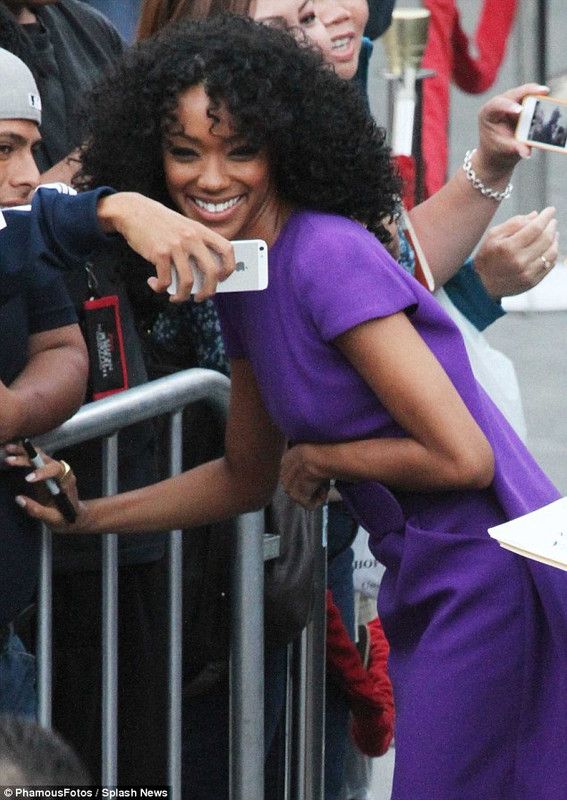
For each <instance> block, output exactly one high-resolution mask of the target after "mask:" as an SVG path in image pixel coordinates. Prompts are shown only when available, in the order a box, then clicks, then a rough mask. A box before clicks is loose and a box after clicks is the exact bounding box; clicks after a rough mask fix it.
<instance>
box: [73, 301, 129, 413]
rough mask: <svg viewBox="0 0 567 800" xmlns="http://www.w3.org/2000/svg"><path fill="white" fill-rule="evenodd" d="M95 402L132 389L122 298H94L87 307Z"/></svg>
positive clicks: (85, 317) (91, 375)
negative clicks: (126, 354)
mask: <svg viewBox="0 0 567 800" xmlns="http://www.w3.org/2000/svg"><path fill="white" fill-rule="evenodd" d="M83 310H84V321H85V338H86V340H87V348H88V351H89V364H90V379H91V385H92V392H93V395H92V396H93V400H100V399H101V398H102V397H106V396H107V395H109V394H115V393H116V392H122V391H124V389H127V388H128V372H127V369H126V358H125V353H124V340H123V338H122V326H121V324H120V305H119V302H118V296H117V295H115V294H113V295H107V296H106V297H93V298H91V299H90V300H86V301H85V302H84V304H83Z"/></svg>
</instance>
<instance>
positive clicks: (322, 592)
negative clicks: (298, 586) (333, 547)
mask: <svg viewBox="0 0 567 800" xmlns="http://www.w3.org/2000/svg"><path fill="white" fill-rule="evenodd" d="M326 519H327V514H326V509H325V510H324V514H323V541H322V547H321V548H319V550H318V551H317V560H316V569H315V576H314V581H315V587H316V597H315V607H314V609H313V617H312V619H311V622H310V623H309V625H308V626H307V631H306V648H307V653H306V675H305V682H306V687H307V698H306V744H305V764H306V778H305V785H306V796H307V797H308V798H309V800H323V798H324V797H325V775H324V764H325V666H326V631H327V604H326V587H327V550H326V540H327V532H326V524H327V521H326Z"/></svg>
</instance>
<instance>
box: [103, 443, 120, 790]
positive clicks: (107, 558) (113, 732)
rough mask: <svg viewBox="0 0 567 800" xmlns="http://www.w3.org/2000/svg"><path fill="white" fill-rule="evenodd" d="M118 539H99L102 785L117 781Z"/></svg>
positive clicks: (114, 461)
mask: <svg viewBox="0 0 567 800" xmlns="http://www.w3.org/2000/svg"><path fill="white" fill-rule="evenodd" d="M102 460H103V470H102V482H103V494H104V495H105V496H108V495H113V494H116V492H117V491H118V434H113V435H112V436H109V437H106V438H105V439H104V441H103V446H102ZM117 714H118V536H117V535H116V534H115V533H110V534H108V535H106V536H103V538H102V783H103V785H104V786H116V785H117V782H118V756H117V749H118V721H117Z"/></svg>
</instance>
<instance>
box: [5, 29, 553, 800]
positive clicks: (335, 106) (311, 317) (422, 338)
mask: <svg viewBox="0 0 567 800" xmlns="http://www.w3.org/2000/svg"><path fill="white" fill-rule="evenodd" d="M190 93H192V94H190ZM189 95H190V99H192V100H194V101H195V104H196V108H195V109H193V110H192V111H189V109H184V107H183V103H184V101H185V100H186V99H187V98H188V97H189ZM94 97H95V101H96V104H95V107H94V108H92V107H91V116H90V138H89V144H88V146H87V148H86V151H85V162H84V179H85V181H86V176H90V180H91V181H100V182H108V181H109V180H113V179H114V178H116V179H118V180H120V182H121V185H120V188H131V189H134V188H137V189H142V191H147V190H148V189H149V190H150V193H154V192H155V193H157V195H158V197H159V196H164V197H167V198H169V191H168V181H170V182H171V186H175V189H176V192H178V193H179V194H176V196H175V199H174V198H169V202H170V203H174V204H184V207H187V209H191V213H194V214H198V215H200V217H201V218H203V215H210V216H214V215H217V214H218V219H219V223H220V224H222V225H225V224H226V226H227V228H228V225H229V223H230V224H231V225H232V224H233V223H234V230H235V231H236V230H238V231H241V230H246V229H247V226H248V225H250V226H251V227H254V226H256V224H257V223H259V219H258V210H259V208H261V207H262V208H263V209H264V212H265V213H264V216H265V218H266V219H265V220H264V221H263V222H262V223H261V225H262V226H264V225H266V226H268V227H267V228H264V231H266V230H267V231H268V233H269V232H270V231H271V232H272V233H273V234H274V236H273V237H269V238H270V241H271V242H272V244H271V247H270V281H269V285H268V288H267V289H266V290H265V291H262V292H241V293H236V294H234V295H232V296H229V295H224V296H223V297H222V298H218V299H217V300H216V302H217V307H218V309H219V312H220V315H221V320H222V323H223V332H224V335H225V342H226V345H227V352H228V353H229V355H230V358H231V378H232V380H231V405H230V413H229V419H228V423H227V432H226V438H225V452H224V455H223V456H222V457H221V458H217V459H215V460H212V461H209V462H208V463H206V464H202V465H201V466H199V467H196V468H194V469H191V470H188V471H186V472H184V473H183V474H181V475H178V476H176V477H175V478H172V479H169V480H167V481H162V482H161V483H159V484H157V485H154V486H150V487H146V488H144V489H139V490H136V491H133V492H127V493H123V494H119V495H116V496H114V497H105V498H100V499H97V500H91V501H86V502H83V503H81V502H79V500H78V498H77V494H76V489H75V485H74V483H73V482H72V481H69V492H70V496H71V497H72V499H73V501H74V504H75V507H76V509H77V511H78V519H77V523H76V524H75V525H69V524H66V523H65V521H64V519H63V518H62V516H61V514H60V513H59V512H58V511H57V509H55V508H53V507H52V506H47V505H46V506H42V505H40V504H38V503H37V502H35V501H34V500H33V499H32V498H30V497H23V496H21V495H20V496H18V498H17V502H18V503H19V505H20V506H21V507H22V508H25V509H26V510H27V511H28V512H29V513H30V514H31V515H32V516H34V517H37V518H40V519H42V520H44V521H45V522H47V523H48V524H50V525H51V526H53V527H54V529H55V530H57V531H60V532H65V533H83V534H85V533H86V534H92V533H100V532H105V531H114V532H118V533H120V532H132V531H139V532H144V531H149V530H155V529H167V530H169V529H175V528H187V527H195V526H196V525H203V524H207V523H210V522H211V521H215V520H218V519H220V518H225V517H231V516H233V515H234V514H236V513H241V512H244V511H247V510H250V509H252V508H259V507H262V506H263V505H264V504H265V503H266V502H268V501H269V500H270V498H271V495H272V493H273V490H274V487H275V486H276V484H277V481H278V478H281V482H282V484H283V486H284V488H285V490H286V491H287V492H288V493H289V494H290V496H291V497H292V498H294V499H295V500H298V501H300V502H302V503H303V504H304V505H305V506H306V507H309V508H312V507H315V506H317V505H319V504H321V503H323V502H325V498H326V496H327V494H328V489H329V485H330V481H331V480H333V481H335V480H336V486H337V488H338V489H339V491H340V492H341V494H342V496H343V498H344V500H345V502H346V503H347V505H348V508H349V510H350V512H351V513H352V514H354V515H355V516H356V518H357V520H359V521H360V522H361V524H362V525H363V526H364V527H365V528H366V529H367V530H368V531H369V532H370V537H371V548H372V551H373V553H374V554H375V555H376V557H377V558H378V559H379V560H380V561H381V562H382V563H384V565H386V566H387V569H386V573H385V577H384V579H383V582H382V587H381V591H380V598H379V606H380V608H379V610H380V619H381V621H382V623H383V625H384V630H385V632H386V635H387V637H388V640H389V642H390V647H391V650H390V669H391V676H392V681H393V684H394V692H395V697H396V704H397V722H396V762H397V763H396V770H395V776H394V791H393V796H395V797H396V798H397V799H398V800H416V798H435V800H455V798H463V799H464V798H473V797H489V798H491V800H497V799H498V800H503V798H506V800H532V798H533V797H535V796H537V797H539V798H542V799H543V800H557V798H558V797H563V796H564V794H565V791H564V787H565V784H566V782H567V761H566V760H565V758H564V749H565V745H564V743H565V741H566V740H567V677H566V671H565V658H564V654H565V652H566V651H567V624H566V620H567V575H566V574H565V573H564V572H561V571H559V570H554V569H553V568H552V567H549V566H546V565H544V564H539V563H536V562H530V561H528V560H527V559H523V558H522V557H520V556H518V555H516V554H513V553H511V552H509V551H507V550H504V549H503V548H500V547H499V546H498V545H497V544H496V543H495V542H494V541H493V540H492V539H491V538H490V537H489V535H488V533H487V529H488V528H490V527H492V526H494V525H495V524H498V523H500V522H503V521H506V520H508V519H511V518H514V517H516V516H520V515H521V514H524V513H526V512H528V511H531V510H534V509H535V508H538V507H541V506H542V505H544V504H546V503H549V502H551V501H553V500H555V499H556V498H557V497H558V492H557V490H556V489H555V488H554V487H553V486H552V485H551V483H550V482H549V481H548V480H547V478H546V477H545V475H544V474H543V473H542V472H541V470H540V469H539V468H538V466H537V464H536V463H535V462H534V461H533V459H532V458H531V456H530V455H529V453H528V451H527V450H526V449H525V447H524V446H523V444H522V443H521V442H520V441H519V439H518V438H517V437H516V436H515V435H514V433H513V431H512V430H511V429H510V427H509V425H508V424H507V423H506V421H505V420H504V418H503V417H502V415H501V414H500V413H499V411H498V410H497V408H496V407H495V406H494V404H493V403H492V402H491V401H490V399H489V398H488V396H487V395H486V393H485V392H483V391H482V389H481V388H480V387H479V385H478V383H477V382H476V380H475V378H474V375H473V373H472V370H471V367H470V363H469V361H468V359H467V356H466V351H465V348H464V343H463V340H462V337H461V336H460V333H459V331H458V329H457V328H456V327H455V325H454V324H453V323H452V321H451V320H450V318H449V317H448V316H447V315H446V314H445V313H444V312H443V310H442V309H441V307H440V306H439V304H438V303H437V301H436V300H435V298H433V297H432V296H431V294H430V293H429V292H428V291H427V290H426V289H425V288H424V287H423V286H421V285H420V284H419V283H417V282H416V281H415V280H414V279H413V278H412V277H411V276H410V275H408V274H406V273H405V272H403V271H402V270H400V269H399V267H398V265H397V264H396V262H394V261H393V260H392V258H391V257H390V256H389V254H388V253H387V252H386V250H385V248H384V247H383V246H382V244H381V243H380V241H378V238H377V237H381V238H382V239H385V238H386V236H387V233H386V231H385V230H384V228H383V227H382V225H381V222H380V221H379V220H383V219H385V218H388V217H390V216H391V215H392V214H393V213H395V209H396V203H397V192H398V189H399V184H398V180H397V178H396V176H395V174H394V172H393V169H392V165H391V160H390V155H389V151H388V149H387V148H386V146H385V144H384V134H383V131H381V130H379V129H378V128H377V127H376V126H375V124H374V123H373V122H372V120H371V119H370V118H369V116H368V114H367V112H366V110H365V106H364V100H363V98H362V97H361V96H360V94H359V93H358V91H357V90H356V88H354V87H351V86H349V85H348V82H346V81H343V80H341V79H340V78H339V77H337V76H336V74H335V73H334V72H333V71H332V70H330V69H329V68H328V66H326V65H325V64H324V62H323V61H322V59H321V57H320V56H319V55H317V54H316V53H314V52H313V51H312V50H309V49H307V48H305V47H303V46H302V45H300V44H299V43H298V42H297V41H296V40H295V39H294V38H293V37H291V36H289V35H288V34H285V33H284V32H282V31H279V30H274V29H272V28H271V27H268V26H264V25H258V24H255V23H254V22H252V21H251V20H245V19H242V18H240V19H238V18H219V19H216V20H210V21H208V22H202V23H185V24H179V25H178V26H177V27H174V28H171V29H170V30H169V31H168V32H167V33H165V32H164V34H162V36H159V37H157V38H155V39H153V40H149V41H148V42H147V43H146V44H143V45H140V46H139V47H138V48H136V49H134V50H133V51H132V52H130V53H129V54H128V55H127V57H126V59H125V60H124V62H123V63H122V64H121V65H120V66H119V68H118V69H117V70H116V72H115V73H114V74H113V75H112V76H110V77H108V78H107V79H106V80H104V81H103V83H102V85H101V86H100V87H99V88H98V90H97V92H96V93H95V95H94ZM233 137H237V138H233ZM188 145H189V146H188ZM242 146H244V150H241V149H240V148H241V147H242ZM178 147H180V150H181V152H180V153H179V152H177V156H181V158H182V161H181V163H180V164H177V163H176V164H175V169H174V168H173V167H172V168H171V170H170V167H169V166H168V165H167V164H166V163H165V161H166V159H167V158H169V157H170V156H176V148H178ZM171 150H173V153H172V152H171ZM184 158H187V162H186V163H185V162H184V161H183V159H184ZM240 158H243V162H240V160H239V159H240ZM264 158H265V164H264V162H263V159H264ZM266 165H267V166H268V167H269V169H266V168H265V167H266ZM178 166H179V168H180V169H181V168H182V171H181V174H182V177H181V178H180V180H179V184H177V182H175V181H174V180H173V176H174V172H175V170H176V169H177V167H178ZM252 166H253V167H254V169H253V170H252V172H251V173H250V175H249V174H248V173H247V172H246V170H247V169H248V168H251V167H252ZM241 169H242V172H241V171H240V170H241ZM185 170H187V172H185ZM244 175H246V177H244ZM251 175H254V180H252V178H251ZM87 182H88V181H87ZM124 184H126V185H124ZM172 191H173V190H172ZM249 201H250V202H249ZM227 204H228V205H227ZM289 211H291V214H289V213H288V216H287V219H286V220H285V221H284V222H282V219H281V217H282V215H284V214H285V213H286V212H289ZM361 223H362V224H361ZM259 224H260V223H259ZM254 230H256V228H255V227H254ZM276 232H277V235H276ZM374 234H376V235H374ZM288 440H289V441H290V442H292V443H293V446H292V447H290V448H286V442H287V441H288ZM9 452H11V453H13V454H14V459H13V460H12V461H11V462H10V463H12V464H13V465H16V466H18V465H19V466H24V465H25V464H26V463H27V462H25V460H23V461H22V458H23V456H22V454H21V452H19V451H18V449H17V448H15V447H11V448H10V450H9ZM58 472H60V464H58V463H56V462H53V460H50V459H49V458H47V459H46V466H45V467H44V468H40V469H37V470H36V471H35V473H34V475H32V476H31V480H32V482H33V481H34V480H43V479H45V478H48V477H54V475H56V474H57V473H58ZM510 687H513V691H512V690H511V689H510ZM486 709H490V719H489V720H488V723H487V712H486ZM526 709H529V713H528V712H527V711H526ZM534 741H536V742H537V743H538V747H537V748H535V747H534V745H533V743H534ZM542 752H545V754H546V758H545V759H542V758H541V753H542ZM202 797H203V795H200V796H199V800H201V798H202Z"/></svg>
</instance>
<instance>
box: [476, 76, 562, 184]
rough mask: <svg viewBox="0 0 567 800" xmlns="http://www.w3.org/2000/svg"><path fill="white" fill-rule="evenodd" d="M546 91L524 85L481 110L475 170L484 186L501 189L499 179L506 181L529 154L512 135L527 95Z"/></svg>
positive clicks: (542, 87)
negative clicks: (521, 160)
mask: <svg viewBox="0 0 567 800" xmlns="http://www.w3.org/2000/svg"><path fill="white" fill-rule="evenodd" d="M548 91H549V90H548V88H547V87H546V86H540V85H539V84H538V83H525V84H523V85H522V86H518V87H516V88H515V89H510V90H509V91H507V92H504V93H503V94H499V95H496V96H495V97H493V98H491V99H490V100H489V101H488V102H487V103H485V104H484V105H483V106H482V108H481V109H480V111H479V115H478V126H479V144H478V148H477V152H476V153H475V163H474V168H475V171H476V173H477V175H478V176H479V177H480V178H481V180H482V181H483V182H484V184H485V185H486V186H490V187H495V188H500V187H499V186H498V183H497V182H498V180H499V179H504V180H507V178H508V176H509V175H510V173H511V172H512V170H513V169H514V167H515V166H516V164H517V163H518V161H519V160H520V159H521V158H528V157H529V156H530V155H531V147H529V146H528V145H527V144H524V143H522V142H519V141H518V140H517V139H516V138H515V136H514V133H515V130H516V125H517V124H518V115H519V114H520V111H521V110H522V106H521V102H522V100H523V98H524V97H525V96H526V95H529V94H531V95H546V94H547V93H548Z"/></svg>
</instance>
